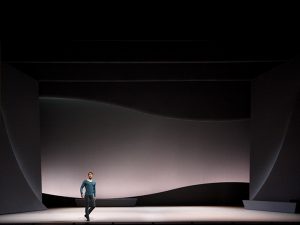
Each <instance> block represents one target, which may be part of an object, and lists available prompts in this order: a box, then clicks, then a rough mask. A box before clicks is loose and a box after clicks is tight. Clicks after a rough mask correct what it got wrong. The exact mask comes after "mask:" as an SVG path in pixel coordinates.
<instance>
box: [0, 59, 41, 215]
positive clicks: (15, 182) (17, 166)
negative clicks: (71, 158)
mask: <svg viewBox="0 0 300 225" xmlns="http://www.w3.org/2000/svg"><path fill="white" fill-rule="evenodd" d="M0 78H1V79H0V80H1V118H0V145H1V146H0V148H1V158H0V177H1V179H0V186H1V192H0V199H1V204H0V214H3V213H13V212H24V211H33V210H42V209H46V207H45V206H44V205H43V204H42V192H41V161H40V159H41V157H40V156H41V155H40V146H39V145H40V143H39V106H38V83H37V82H36V81H35V80H33V79H32V78H30V77H28V76H26V75H25V74H23V73H21V72H19V71H17V70H15V69H14V68H12V67H9V66H7V65H3V64H2V65H1V77H0Z"/></svg>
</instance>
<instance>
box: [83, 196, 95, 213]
mask: <svg viewBox="0 0 300 225" xmlns="http://www.w3.org/2000/svg"><path fill="white" fill-rule="evenodd" d="M84 200H85V215H87V216H89V214H90V213H91V212H92V211H93V209H94V208H95V207H96V202H95V201H96V200H95V198H94V196H93V195H85V196H84Z"/></svg>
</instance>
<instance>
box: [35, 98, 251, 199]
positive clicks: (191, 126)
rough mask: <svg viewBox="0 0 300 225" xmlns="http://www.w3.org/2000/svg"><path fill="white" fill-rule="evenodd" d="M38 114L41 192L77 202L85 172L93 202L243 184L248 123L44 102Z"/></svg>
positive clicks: (101, 105) (246, 169) (60, 100)
mask: <svg viewBox="0 0 300 225" xmlns="http://www.w3.org/2000/svg"><path fill="white" fill-rule="evenodd" d="M178 107H180V106H178ZM237 107H238V106H237ZM40 110H41V146H42V187H43V193H47V194H53V195H60V196H68V197H79V187H80V184H81V181H82V180H83V179H85V178H86V176H87V172H88V171H90V170H92V171H94V172H95V179H96V181H97V197H98V198H118V197H131V196H140V195H146V194H152V193H158V192H163V191H167V190H171V189H175V188H179V187H185V186H189V185H195V184H207V183H222V182H249V169H250V168H249V163H250V161H249V157H250V143H249V126H250V124H249V123H250V121H249V118H243V119H240V118H239V119H227V120H226V119H225V120H212V119H210V120H204V119H201V120H200V119H198V120H197V119H184V118H178V117H170V116H165V115H157V114H151V113H146V112H142V111H140V110H136V109H134V108H132V107H131V108H128V107H125V106H121V105H118V104H114V103H107V102H106V103H105V102H102V101H99V100H98V101H95V100H87V99H79V98H66V97H47V96H42V97H40Z"/></svg>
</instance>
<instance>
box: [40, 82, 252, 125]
mask: <svg viewBox="0 0 300 225" xmlns="http://www.w3.org/2000/svg"><path fill="white" fill-rule="evenodd" d="M39 91H40V97H57V98H76V99H84V100H93V101H98V102H106V103H110V104H116V105H120V106H123V107H127V108H131V109H135V110H139V111H142V112H145V113H149V114H156V115H161V116H167V117H173V118H184V119H197V120H231V119H245V118H250V103H251V101H250V100H251V94H250V93H251V82H244V81H231V82H228V81H218V82H215V81H204V82H201V81H194V82H184V81H182V82H75V83H73V82H70V83H69V82H41V83H40V84H39Z"/></svg>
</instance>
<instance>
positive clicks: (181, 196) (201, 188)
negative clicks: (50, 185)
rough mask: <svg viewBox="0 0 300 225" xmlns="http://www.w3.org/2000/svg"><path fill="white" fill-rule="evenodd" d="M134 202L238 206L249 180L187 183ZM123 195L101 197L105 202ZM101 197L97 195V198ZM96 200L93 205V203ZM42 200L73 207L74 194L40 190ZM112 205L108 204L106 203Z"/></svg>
mask: <svg viewBox="0 0 300 225" xmlns="http://www.w3.org/2000/svg"><path fill="white" fill-rule="evenodd" d="M132 198H136V199H137V201H136V206H200V205H219V206H242V205H243V203H242V200H245V199H249V183H242V182H224V183H209V184H198V185H191V186H187V187H181V188H176V189H173V190H169V191H164V192H159V193H155V194H149V195H142V196H135V197H131V198H124V200H125V199H132ZM109 200H111V201H112V202H113V201H115V202H116V203H114V205H116V204H118V203H117V201H118V200H121V202H122V203H120V204H124V203H123V201H122V200H123V199H120V198H119V199H114V198H112V199H105V201H106V202H108V201H109ZM99 201H101V199H97V202H99ZM97 202H96V205H97ZM43 203H44V205H46V206H47V207H48V208H53V207H75V206H77V204H76V198H71V197H64V196H57V195H50V194H45V193H43ZM109 205H112V204H109Z"/></svg>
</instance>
